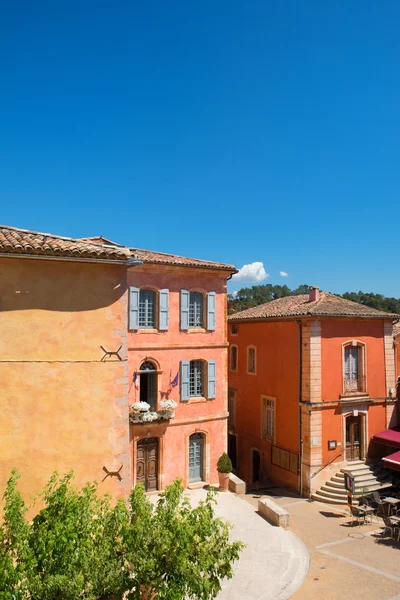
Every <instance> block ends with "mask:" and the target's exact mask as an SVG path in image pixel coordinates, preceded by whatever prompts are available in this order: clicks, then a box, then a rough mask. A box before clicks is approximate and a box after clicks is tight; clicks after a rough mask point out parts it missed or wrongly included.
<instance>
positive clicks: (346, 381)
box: [343, 340, 366, 394]
mask: <svg viewBox="0 0 400 600" xmlns="http://www.w3.org/2000/svg"><path fill="white" fill-rule="evenodd" d="M365 391H366V378H365V344H362V343H361V342H357V341H354V340H353V341H351V342H348V343H346V344H345V345H344V347H343V393H344V394H352V393H360V392H365Z"/></svg>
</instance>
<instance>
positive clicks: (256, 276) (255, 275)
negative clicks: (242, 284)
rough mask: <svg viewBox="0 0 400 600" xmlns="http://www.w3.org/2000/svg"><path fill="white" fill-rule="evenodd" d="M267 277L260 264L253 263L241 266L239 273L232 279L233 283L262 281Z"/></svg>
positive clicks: (262, 265)
mask: <svg viewBox="0 0 400 600" xmlns="http://www.w3.org/2000/svg"><path fill="white" fill-rule="evenodd" d="M267 277H269V275H268V273H266V271H265V269H264V264H263V263H262V262H253V263H250V264H249V265H243V267H242V268H241V269H239V273H236V274H235V275H234V276H233V277H232V279H233V280H235V281H264V279H267Z"/></svg>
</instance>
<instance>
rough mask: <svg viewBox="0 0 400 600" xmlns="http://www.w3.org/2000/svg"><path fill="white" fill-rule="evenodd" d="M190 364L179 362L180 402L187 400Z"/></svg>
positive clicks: (183, 361)
mask: <svg viewBox="0 0 400 600" xmlns="http://www.w3.org/2000/svg"><path fill="white" fill-rule="evenodd" d="M189 378H190V362H189V361H188V360H181V402H187V401H188V400H189V397H190V395H189Z"/></svg>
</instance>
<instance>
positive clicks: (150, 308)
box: [139, 290, 156, 328]
mask: <svg viewBox="0 0 400 600" xmlns="http://www.w3.org/2000/svg"><path fill="white" fill-rule="evenodd" d="M155 326H156V293H155V292H154V291H153V290H140V292H139V327H140V328H154V327H155Z"/></svg>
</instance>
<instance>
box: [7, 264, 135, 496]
mask: <svg viewBox="0 0 400 600" xmlns="http://www.w3.org/2000/svg"><path fill="white" fill-rule="evenodd" d="M126 319H127V294H126V271H125V267H124V266H120V265H108V264H94V263H77V262H62V261H47V260H36V259H22V258H1V259H0V403H1V404H0V406H1V409H0V495H2V493H3V490H4V485H5V482H6V480H7V478H8V476H9V473H10V471H11V469H12V468H13V467H17V468H18V470H19V471H20V473H21V475H22V477H21V481H20V489H21V491H22V492H23V493H24V495H25V496H26V497H29V495H30V494H31V493H32V492H34V491H36V490H38V489H40V488H41V487H42V486H43V485H44V483H45V482H46V481H47V480H48V478H49V477H50V475H51V473H52V472H53V470H54V469H57V470H59V471H60V472H61V473H65V472H67V471H68V470H70V469H71V468H72V469H74V471H75V473H76V481H77V483H78V484H79V485H82V484H83V483H85V482H86V481H88V480H98V481H101V480H102V478H103V477H104V476H105V472H104V471H103V470H102V469H103V466H105V467H106V468H108V469H109V470H117V469H118V468H119V466H120V465H121V464H123V468H122V471H121V475H122V476H123V481H122V482H118V480H117V479H116V478H110V477H109V478H107V479H106V480H105V482H104V483H101V485H100V489H101V490H102V491H108V492H111V493H112V494H113V495H114V496H117V495H120V494H122V493H124V492H125V493H126V492H127V490H128V489H129V485H130V463H129V430H128V398H127V374H128V372H127V323H126ZM120 345H122V346H123V347H122V350H121V356H122V358H123V360H122V361H118V360H117V359H115V358H114V359H112V360H108V361H105V362H102V360H101V359H102V357H103V355H104V353H103V351H102V350H101V348H100V346H103V347H104V348H105V349H107V350H110V351H111V350H117V348H118V347H119V346H120Z"/></svg>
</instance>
